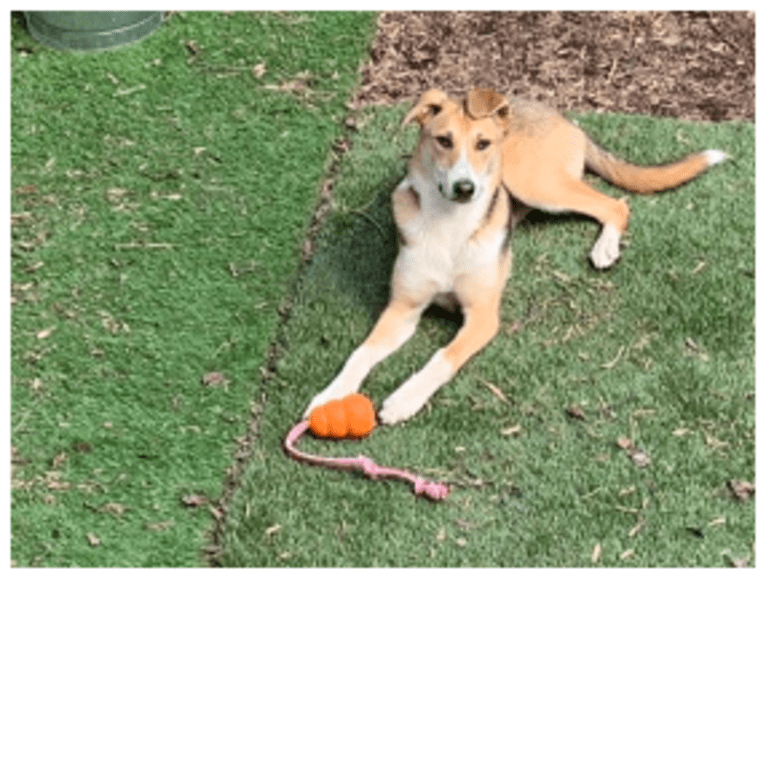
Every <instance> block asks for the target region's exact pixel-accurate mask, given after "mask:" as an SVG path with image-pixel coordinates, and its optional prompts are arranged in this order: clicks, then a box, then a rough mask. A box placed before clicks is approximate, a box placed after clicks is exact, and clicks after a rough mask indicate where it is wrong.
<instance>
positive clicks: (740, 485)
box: [729, 479, 755, 502]
mask: <svg viewBox="0 0 766 766" xmlns="http://www.w3.org/2000/svg"><path fill="white" fill-rule="evenodd" d="M729 489H730V490H731V491H732V492H733V493H734V497H735V498H736V499H737V500H739V501H740V502H744V501H745V500H748V499H749V498H750V497H751V496H752V495H754V494H755V484H751V483H750V482H749V481H744V480H742V479H731V480H730V481H729Z"/></svg>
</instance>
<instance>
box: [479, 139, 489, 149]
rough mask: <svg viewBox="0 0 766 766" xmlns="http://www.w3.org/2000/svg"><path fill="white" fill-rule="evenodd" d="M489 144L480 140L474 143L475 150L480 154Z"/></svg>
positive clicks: (485, 140)
mask: <svg viewBox="0 0 766 766" xmlns="http://www.w3.org/2000/svg"><path fill="white" fill-rule="evenodd" d="M489 144H490V142H489V141H488V140H487V139H486V138H481V139H479V140H478V141H477V142H476V148H477V149H478V150H479V151H480V152H483V151H484V150H485V149H486V148H487V147H488V146H489Z"/></svg>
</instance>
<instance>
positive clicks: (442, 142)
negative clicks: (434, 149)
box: [436, 136, 452, 149]
mask: <svg viewBox="0 0 766 766" xmlns="http://www.w3.org/2000/svg"><path fill="white" fill-rule="evenodd" d="M436 140H437V141H438V143H439V146H441V147H442V148H444V149H451V148H452V139H451V138H450V137H449V136H436Z"/></svg>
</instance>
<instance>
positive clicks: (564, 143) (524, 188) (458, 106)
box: [306, 89, 726, 424]
mask: <svg viewBox="0 0 766 766" xmlns="http://www.w3.org/2000/svg"><path fill="white" fill-rule="evenodd" d="M411 122H415V123H417V124H418V125H419V126H420V141H419V143H418V146H417V149H416V150H415V153H414V155H413V157H412V160H411V161H410V166H409V170H408V174H407V176H406V177H405V178H404V180H403V181H402V182H401V183H400V184H399V186H398V187H397V188H396V190H395V191H394V193H393V195H392V206H393V212H394V218H395V220H396V226H397V230H398V233H399V242H400V250H399V255H398V257H397V260H396V262H395V264H394V271H393V275H392V278H391V300H390V302H389V305H388V306H387V307H386V309H385V310H384V311H383V313H382V314H381V316H380V318H379V319H378V322H377V323H376V325H375V327H374V328H373V330H372V332H371V333H370V335H369V336H368V337H367V339H366V340H365V341H364V343H362V345H361V346H359V348H357V349H356V351H354V353H353V354H351V356H350V357H349V359H348V361H347V362H346V364H345V365H344V367H343V368H342V370H341V371H340V373H339V374H338V376H337V377H336V378H335V379H334V380H333V381H332V382H331V383H330V385H329V386H327V388H325V389H324V390H323V391H322V392H321V393H319V394H317V396H315V397H314V399H313V400H312V402H311V404H310V405H309V407H308V408H307V410H306V415H308V414H310V413H311V411H312V410H313V409H315V408H316V407H318V406H320V405H322V404H324V403H325V402H327V401H330V400H332V399H340V398H343V397H344V396H347V395H348V394H350V393H353V392H355V391H357V390H358V388H359V386H360V385H361V384H362V381H363V380H364V378H365V377H366V376H367V374H368V372H369V371H370V370H371V369H372V367H373V366H374V365H375V364H377V363H378V362H380V361H381V360H383V359H384V358H385V357H387V356H388V355H389V354H391V353H392V352H393V351H395V350H396V349H397V348H399V347H400V346H401V345H402V344H403V343H405V342H406V341H407V340H408V339H409V338H410V337H411V336H412V334H413V333H414V332H415V328H416V326H417V322H418V320H419V318H420V315H421V314H422V312H423V311H424V310H425V309H426V307H427V306H428V305H429V304H430V303H441V304H444V305H449V306H452V305H454V304H455V303H457V304H458V305H459V306H460V307H461V309H462V312H463V316H464V321H463V325H462V327H461V328H460V330H459V331H458V333H457V335H456V336H455V338H454V339H453V340H452V342H451V343H449V344H448V345H447V346H445V347H444V348H443V349H440V350H439V351H437V352H436V353H435V354H434V355H433V357H432V358H431V359H430V360H429V362H428V363H427V364H426V365H425V366H424V367H423V368H422V369H421V370H420V371H418V372H416V373H415V374H414V375H412V376H411V377H410V378H409V379H408V380H406V381H405V382H404V383H403V384H402V385H401V386H400V387H399V388H398V389H397V390H396V391H395V392H394V393H393V394H391V396H389V397H388V399H386V401H385V402H384V403H383V406H382V408H381V410H380V412H379V415H378V416H379V419H380V420H381V421H382V422H383V423H389V424H391V423H396V422H399V421H401V420H404V419H406V418H408V417H410V416H411V415H413V414H415V412H417V411H418V410H419V409H420V408H421V407H422V406H423V405H424V404H425V403H426V402H427V401H428V399H429V397H430V396H431V395H432V394H433V393H434V391H436V390H437V389H438V388H439V387H440V386H442V385H443V384H444V383H446V382H447V381H448V380H450V378H451V377H452V376H453V375H454V374H455V373H456V372H457V370H459V369H460V367H461V366H462V365H463V364H465V362H466V361H468V359H470V358H471V356H473V355H474V354H475V353H476V352H478V351H479V350H480V349H481V348H483V347H484V346H485V345H486V344H487V343H489V341H490V340H491V339H492V338H493V337H494V336H495V334H496V333H497V331H498V328H499V322H500V318H499V317H500V301H501V297H502V291H503V287H504V285H505V282H506V280H507V278H508V275H509V273H510V269H511V251H510V248H509V247H508V244H507V239H508V234H509V229H510V227H511V223H512V205H511V197H510V196H509V195H511V196H512V197H513V198H514V207H515V208H518V207H519V206H521V207H526V208H538V209H541V210H547V211H550V212H563V211H572V212H577V213H583V214H585V215H589V216H592V217H593V218H596V219H597V220H598V221H599V222H600V223H601V224H602V226H603V230H602V233H601V236H600V237H599V239H598V240H597V241H596V244H595V245H594V247H593V250H592V252H591V256H590V257H591V261H592V262H593V264H594V265H595V266H596V267H597V268H607V267H609V266H611V265H612V264H613V263H614V262H615V261H616V260H617V259H618V258H619V241H620V235H621V234H622V233H624V231H625V229H626V228H627V225H628V217H629V210H628V205H627V202H626V201H625V200H616V199H614V198H612V197H610V196H609V195H607V194H603V193H601V192H599V191H597V190H596V189H594V188H593V187H592V186H590V185H589V184H588V183H586V182H585V181H584V180H583V178H582V177H583V173H584V171H585V170H586V169H587V170H590V171H592V172H595V173H597V174H599V175H601V176H603V177H604V178H606V179H607V180H608V181H610V182H611V183H613V184H615V185H618V186H621V187H622V188H624V189H627V190H630V191H637V192H653V191H660V190H664V189H668V188H673V187H675V186H678V185H680V184H682V183H686V182H687V181H689V180H691V179H692V178H694V177H695V176H697V175H699V173H701V172H702V171H703V170H705V169H706V168H707V167H709V166H710V165H712V164H715V163H716V162H720V161H721V160H723V159H725V157H726V155H724V154H723V153H722V152H718V151H715V150H713V151H707V152H700V153H698V154H693V155H690V156H689V157H686V158H684V159H682V160H679V161H677V162H673V163H670V164H669V165H662V166H659V167H651V168H647V167H641V166H637V165H632V164H630V163H627V162H624V161H623V160H620V159H618V158H616V157H614V156H613V155H611V154H609V153H608V152H606V151H605V150H603V149H601V148H600V147H598V146H597V145H596V144H595V143H593V141H591V139H590V138H588V136H586V134H585V133H584V132H583V131H582V130H580V128H578V127H577V126H575V125H573V124H572V123H571V122H569V121H568V120H566V119H565V118H564V117H562V116H561V115H559V114H558V113H557V112H555V111H554V110H552V109H549V108H548V107H546V106H543V105H542V104H538V103H535V102H530V101H524V100H521V99H510V100H509V99H506V98H505V97H504V96H502V95H501V94H499V93H497V92H495V91H493V90H488V89H479V90H473V91H471V92H470V93H469V94H468V95H467V97H466V99H465V100H464V101H463V102H458V101H455V100H453V99H451V98H450V97H449V96H447V95H446V94H445V93H443V92H442V91H440V90H435V89H432V90H429V91H426V93H424V94H423V95H422V96H421V98H420V99H419V100H418V102H417V103H416V104H415V105H414V106H413V108H412V109H411V110H410V111H409V112H408V113H407V115H406V116H405V118H404V124H408V123H411Z"/></svg>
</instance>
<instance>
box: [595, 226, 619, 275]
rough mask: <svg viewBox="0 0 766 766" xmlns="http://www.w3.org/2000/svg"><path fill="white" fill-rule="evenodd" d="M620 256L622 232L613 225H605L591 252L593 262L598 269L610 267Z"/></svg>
mask: <svg viewBox="0 0 766 766" xmlns="http://www.w3.org/2000/svg"><path fill="white" fill-rule="evenodd" d="M619 258H620V232H619V231H618V230H617V229H616V228H615V227H614V226H612V225H610V224H607V225H606V226H604V229H603V231H602V232H601V236H600V237H599V238H598V239H597V240H596V244H595V245H593V250H591V253H590V260H591V263H592V264H593V265H594V266H595V267H596V268H597V269H608V268H609V267H610V266H613V265H614V264H615V263H616V262H617V261H618V260H619Z"/></svg>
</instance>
